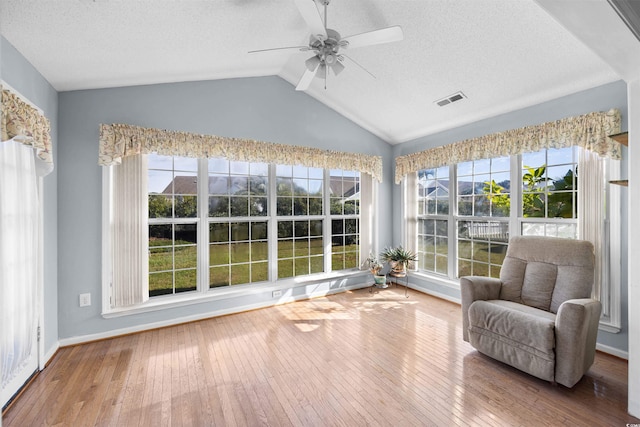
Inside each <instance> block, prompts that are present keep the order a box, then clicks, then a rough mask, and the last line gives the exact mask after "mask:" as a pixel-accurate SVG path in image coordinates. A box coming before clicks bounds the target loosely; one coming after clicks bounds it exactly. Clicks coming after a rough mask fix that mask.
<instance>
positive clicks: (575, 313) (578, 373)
mask: <svg viewBox="0 0 640 427" xmlns="http://www.w3.org/2000/svg"><path fill="white" fill-rule="evenodd" d="M593 281H594V255H593V245H592V244H591V243H590V242H587V241H583V240H570V239H559V238H552V237H534V236H522V237H513V238H511V239H510V241H509V247H508V249H507V254H506V258H505V260H504V263H503V264H502V269H501V271H500V279H496V278H491V277H480V276H468V277H461V278H460V288H461V292H462V325H463V332H462V334H463V339H464V340H465V341H468V342H470V343H471V345H472V346H473V347H475V348H476V349H477V350H478V351H479V352H481V353H484V354H486V355H488V356H491V357H493V358H494V359H497V360H500V361H501V362H504V363H507V364H509V365H511V366H513V367H515V368H518V369H520V370H522V371H524V372H527V373H528V374H531V375H534V376H536V377H538V378H541V379H543V380H548V381H551V382H554V383H559V384H562V385H565V386H567V387H573V386H574V385H575V384H576V383H577V382H578V381H579V380H580V378H582V376H583V375H584V373H585V372H587V370H588V369H589V367H590V366H591V365H592V364H593V359H594V356H595V346H596V337H597V334H598V322H599V320H600V310H601V308H602V306H601V304H600V302H599V301H597V300H594V299H591V298H590V296H591V290H592V288H593Z"/></svg>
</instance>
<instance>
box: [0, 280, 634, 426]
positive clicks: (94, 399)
mask: <svg viewBox="0 0 640 427" xmlns="http://www.w3.org/2000/svg"><path fill="white" fill-rule="evenodd" d="M626 405H627V363H626V361H624V360H621V359H617V358H615V357H612V356H608V355H606V354H602V353H598V354H597V356H596V362H595V364H594V365H593V367H592V368H591V370H590V371H589V372H588V373H587V375H586V376H585V377H584V378H583V379H582V380H581V381H580V382H579V383H578V384H577V385H576V386H575V387H574V388H572V389H567V388H565V387H563V386H555V387H554V386H552V385H551V384H549V383H547V382H545V381H541V380H538V379H536V378H534V377H531V376H529V375H526V374H524V373H521V372H519V371H517V370H515V369H513V368H510V367H508V366H506V365H503V364H501V363H499V362H496V361H494V360H492V359H489V358H488V357H485V356H483V355H481V354H479V353H478V352H476V351H475V350H474V349H473V348H472V347H471V346H470V345H469V344H468V343H465V342H463V341H462V333H461V319H460V307H459V306H458V305H456V304H453V303H450V302H447V301H443V300H440V299H437V298H433V297H430V296H428V295H424V294H422V293H418V292H415V291H411V290H410V291H409V298H405V297H404V290H403V289H387V290H383V291H381V292H379V293H373V294H372V293H369V292H368V290H367V289H361V290H358V291H354V292H347V293H343V294H338V295H333V296H330V297H326V298H318V299H313V300H308V301H302V302H296V303H292V304H287V305H281V306H277V307H273V308H266V309H262V310H255V311H251V312H246V313H241V314H236V315H229V316H224V317H218V318H213V319H209V320H204V321H200V322H194V323H190V324H185V325H179V326H174V327H169V328H164V329H158V330H154V331H149V332H144V333H139V334H135V335H129V336H124V337H119V338H114V339H110V340H105V341H100V342H94V343H89V344H84V345H80V346H75V347H67V348H63V349H61V350H60V351H59V352H58V354H57V355H56V356H55V358H54V359H53V361H52V362H51V364H50V365H49V366H48V367H47V368H46V369H45V370H44V371H43V372H42V373H40V375H39V376H37V377H36V379H35V380H34V381H33V383H32V384H31V386H30V387H29V388H28V389H27V390H26V391H25V393H24V394H23V395H22V396H21V397H20V398H19V399H18V400H17V402H15V403H14V404H13V405H12V406H11V407H10V408H9V410H8V411H7V413H6V414H5V417H4V420H3V425H4V426H5V427H7V426H40V425H59V426H82V425H87V426H89V425H111V426H162V425H173V426H206V425H217V426H223V425H232V426H233V425H240V426H245V425H247V426H256V425H270V426H281V425H282V426H287V425H296V426H313V425H318V426H320V425H321V426H326V425H339V426H359V425H395V426H408V425H436V426H449V425H473V426H496V425H505V426H516V425H521V426H528V425H535V426H541V425H553V426H556V425H576V426H588V425H594V426H624V425H625V423H639V422H640V420H638V419H637V418H634V417H631V416H629V415H627V413H626Z"/></svg>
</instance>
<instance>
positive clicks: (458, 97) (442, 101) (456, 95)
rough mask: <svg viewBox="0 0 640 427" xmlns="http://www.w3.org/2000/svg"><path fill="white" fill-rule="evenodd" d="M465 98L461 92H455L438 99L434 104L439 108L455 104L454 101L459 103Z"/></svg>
mask: <svg viewBox="0 0 640 427" xmlns="http://www.w3.org/2000/svg"><path fill="white" fill-rule="evenodd" d="M464 98H466V96H464V93H462V92H456V93H454V94H453V95H449V96H447V97H445V98H442V99H439V100H437V101H435V103H436V104H438V105H439V106H441V107H444V106H445V105H447V104H451V103H452V102H456V101H460V100H461V99H464Z"/></svg>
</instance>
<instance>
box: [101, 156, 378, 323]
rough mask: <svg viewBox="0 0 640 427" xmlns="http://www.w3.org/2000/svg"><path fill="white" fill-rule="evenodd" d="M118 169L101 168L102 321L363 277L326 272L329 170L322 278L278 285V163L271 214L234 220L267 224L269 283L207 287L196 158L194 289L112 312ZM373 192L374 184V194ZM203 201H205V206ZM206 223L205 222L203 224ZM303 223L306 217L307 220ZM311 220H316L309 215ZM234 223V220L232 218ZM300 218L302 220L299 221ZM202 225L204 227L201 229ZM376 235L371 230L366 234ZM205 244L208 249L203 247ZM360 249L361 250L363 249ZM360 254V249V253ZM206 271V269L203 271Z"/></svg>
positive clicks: (203, 166)
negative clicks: (113, 212) (113, 225)
mask: <svg viewBox="0 0 640 427" xmlns="http://www.w3.org/2000/svg"><path fill="white" fill-rule="evenodd" d="M114 167H117V166H105V167H103V168H102V316H103V317H104V318H112V317H120V316H126V315H131V314H138V313H144V312H149V311H156V310H162V309H165V308H172V307H179V306H184V305H189V304H194V303H199V302H203V301H207V300H217V299H224V298H229V297H230V296H231V295H243V294H251V293H255V292H256V290H260V291H270V290H281V289H287V288H290V287H294V286H302V285H304V284H305V282H315V281H317V280H324V279H334V278H339V277H348V276H351V275H357V274H363V273H362V271H361V270H360V269H359V268H352V269H345V270H331V271H330V270H329V269H328V268H330V266H331V229H330V225H331V223H330V221H331V219H332V216H331V215H330V212H329V207H328V206H329V205H328V203H329V200H330V199H329V191H330V190H329V182H328V181H326V180H325V179H324V177H325V176H327V175H328V171H329V170H328V169H324V174H323V181H324V182H323V205H324V212H323V215H321V216H317V217H318V219H322V220H323V223H324V227H323V236H322V237H323V242H324V260H325V262H324V265H325V272H324V273H316V274H310V275H307V276H298V277H291V278H285V279H281V280H278V279H277V274H276V267H277V221H276V218H277V217H276V215H275V213H276V197H275V194H276V192H275V185H276V179H275V175H276V173H275V170H276V164H269V165H268V167H269V175H268V176H269V196H268V204H269V215H268V216H260V217H247V218H244V217H238V219H239V220H243V219H248V220H259V221H262V220H264V219H267V228H268V233H269V234H268V236H269V260H268V264H269V280H268V281H267V282H257V283H250V284H242V285H233V286H232V285H229V286H224V287H218V288H211V289H210V288H209V283H208V282H209V280H208V279H209V268H208V263H209V244H208V229H209V227H208V224H209V222H210V218H209V216H208V214H209V213H208V186H207V185H204V184H203V183H208V166H207V159H198V190H197V191H198V215H197V218H185V220H186V221H188V222H190V223H191V222H194V220H195V222H196V223H197V233H198V237H197V238H198V245H197V246H198V268H197V271H198V279H197V289H196V290H195V291H188V292H181V293H178V294H175V293H174V294H167V295H160V296H155V297H153V298H151V299H149V300H148V301H146V302H144V303H142V304H138V305H135V306H130V307H124V308H112V307H111V303H110V298H111V281H112V280H111V270H112V266H111V260H110V252H111V241H110V237H109V236H110V232H109V230H110V224H109V219H110V218H111V215H110V212H111V209H112V203H111V200H112V191H113V169H112V168H114ZM360 174H361V175H360V179H361V184H362V172H360ZM376 189H377V186H376V184H375V183H374V185H373V188H372V190H373V191H374V194H373V195H372V196H373V197H374V196H375V191H376ZM203 201H207V202H206V203H204V202H203ZM364 214H366V215H370V217H371V219H372V221H373V222H374V223H376V221H377V215H376V214H375V209H374V210H373V211H372V212H367V213H364ZM362 215H363V211H362V204H360V206H359V211H358V218H359V222H360V223H361V219H362ZM203 218H204V219H203ZM305 218H307V217H305ZM311 218H312V219H315V218H316V216H312V217H311ZM232 219H233V218H232ZM297 219H298V218H296V217H291V220H293V221H295V220H297ZM299 219H303V218H302V217H301V218H299ZM205 225H206V226H205ZM367 232H368V230H363V229H362V228H361V227H359V229H358V235H359V240H360V241H361V240H362V237H363V233H365V234H366V233H367ZM370 232H371V233H373V235H374V236H375V230H370ZM366 239H368V240H370V239H372V236H366ZM205 243H206V244H205ZM361 246H362V245H361ZM360 252H362V247H361V248H360ZM205 266H206V267H207V268H204V267H205Z"/></svg>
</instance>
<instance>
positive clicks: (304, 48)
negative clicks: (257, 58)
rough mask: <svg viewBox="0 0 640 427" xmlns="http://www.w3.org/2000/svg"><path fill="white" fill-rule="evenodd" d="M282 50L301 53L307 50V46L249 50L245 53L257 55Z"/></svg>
mask: <svg viewBox="0 0 640 427" xmlns="http://www.w3.org/2000/svg"><path fill="white" fill-rule="evenodd" d="M284 49H299V50H300V51H301V52H304V51H307V50H309V46H285V47H270V48H268V49H257V50H250V51H249V52H247V53H257V52H269V51H272V50H284Z"/></svg>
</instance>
